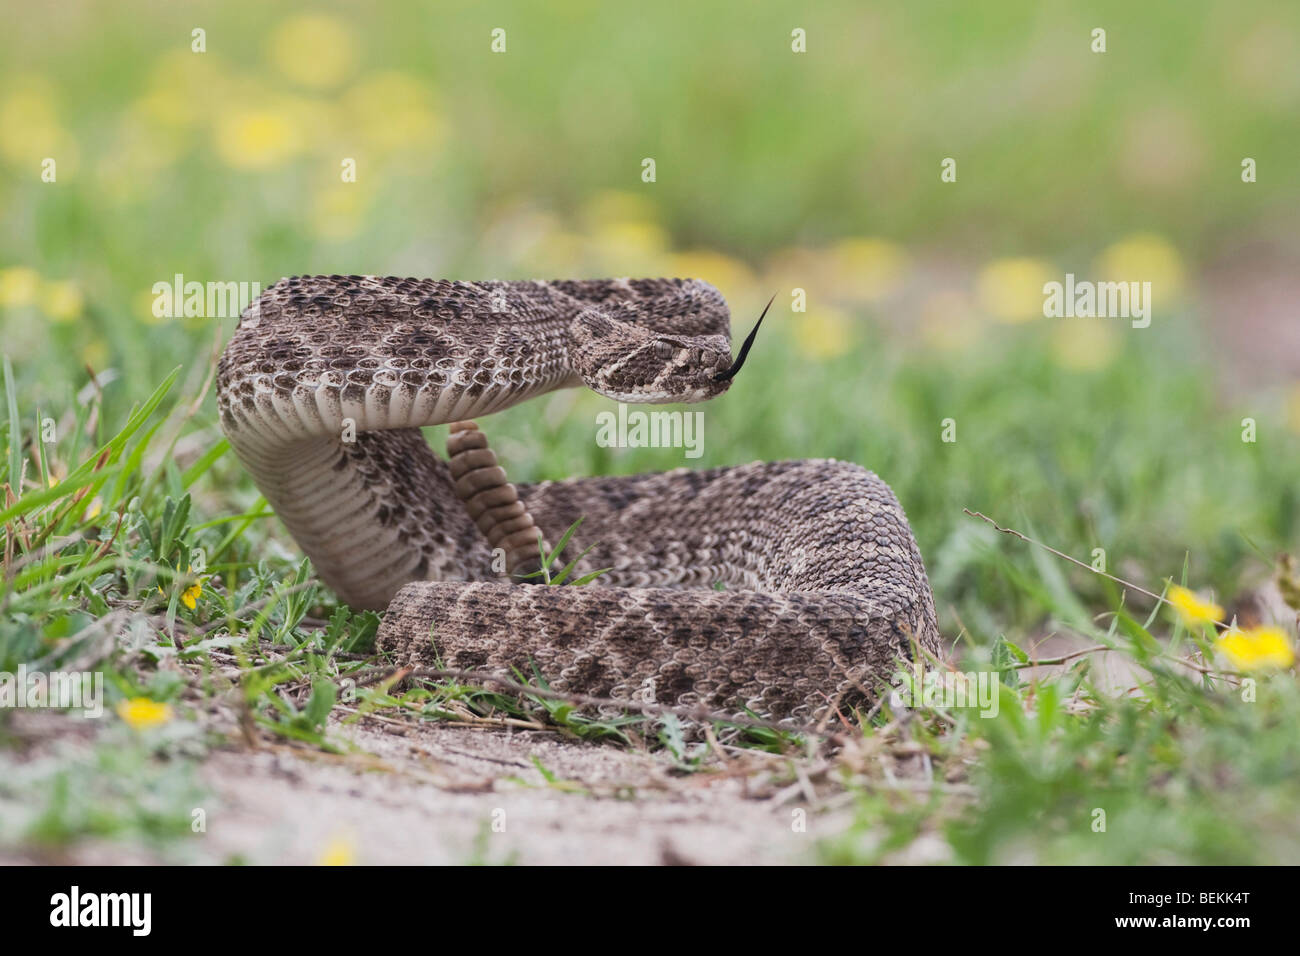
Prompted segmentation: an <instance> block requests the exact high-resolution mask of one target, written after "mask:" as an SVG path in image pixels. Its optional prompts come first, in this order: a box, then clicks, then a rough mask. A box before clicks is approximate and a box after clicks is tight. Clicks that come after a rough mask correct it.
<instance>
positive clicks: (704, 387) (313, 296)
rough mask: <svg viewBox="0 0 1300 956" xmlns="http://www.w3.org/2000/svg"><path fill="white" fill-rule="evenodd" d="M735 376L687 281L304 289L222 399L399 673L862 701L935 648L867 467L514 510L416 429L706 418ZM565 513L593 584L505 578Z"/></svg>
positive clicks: (618, 490)
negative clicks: (551, 396)
mask: <svg viewBox="0 0 1300 956" xmlns="http://www.w3.org/2000/svg"><path fill="white" fill-rule="evenodd" d="M734 369H735V366H734V365H733V362H732V358H731V350H730V338H729V315H728V310H727V306H726V304H725V302H724V301H723V299H722V297H721V296H720V295H719V294H718V292H717V291H716V290H715V289H714V288H713V287H712V286H710V285H708V284H706V283H704V282H700V281H697V280H681V279H644V280H625V279H619V280H591V281H573V282H452V281H442V280H426V279H397V278H379V277H373V276H315V277H297V278H291V279H284V280H281V281H280V282H278V283H276V284H275V285H274V286H273V287H271V288H270V289H268V290H267V291H266V292H265V293H264V294H263V295H262V297H261V298H260V299H259V300H258V301H256V302H254V303H253V304H252V305H251V306H250V307H249V308H248V309H247V310H246V311H245V313H244V315H243V317H242V319H241V321H240V325H239V328H238V330H237V331H236V333H235V335H234V337H233V338H232V340H231V341H230V343H229V345H228V346H227V348H226V350H225V353H224V354H223V355H222V357H221V363H220V368H219V375H218V403H219V408H220V414H221V422H222V427H223V428H224V430H225V432H226V434H227V435H228V436H229V438H230V442H231V445H232V446H233V447H234V449H235V451H236V453H237V454H238V456H239V457H240V459H241V460H242V461H243V462H244V464H245V466H246V467H247V468H248V469H249V471H250V472H251V473H252V475H253V477H254V479H255V480H256V482H257V484H258V486H259V487H260V488H261V490H262V492H263V493H264V494H265V496H266V498H267V500H268V501H269V502H270V504H271V505H272V506H273V507H274V508H275V510H276V512H277V513H278V514H279V516H280V518H281V519H282V520H283V521H284V523H285V524H286V525H287V526H288V528H289V530H290V532H291V533H292V534H293V536H294V538H295V539H297V541H298V543H299V544H300V545H301V546H302V548H303V550H304V551H306V553H307V554H308V555H309V556H310V557H311V559H312V561H313V563H314V564H315V567H316V570H317V572H318V573H319V575H320V576H321V578H322V579H323V580H324V581H325V582H326V583H327V584H329V585H330V586H331V587H332V588H334V590H335V591H337V592H338V594H339V596H340V597H342V598H343V600H345V601H347V602H348V603H349V604H351V605H354V606H357V607H363V608H374V609H381V608H385V607H387V609H388V612H387V614H386V615H385V618H384V622H383V625H382V626H381V628H380V632H379V636H378V642H379V645H380V647H381V648H382V649H384V650H386V651H389V652H391V653H392V654H393V655H394V656H395V657H396V658H397V659H398V661H399V662H402V663H412V664H417V665H419V664H425V665H428V666H438V665H441V666H445V667H449V668H462V669H468V670H478V671H492V672H497V673H500V674H501V675H502V676H505V677H510V676H512V675H513V674H521V675H526V676H529V677H531V676H532V674H533V673H534V672H535V671H536V672H537V673H540V674H541V675H542V676H543V677H544V678H545V679H546V680H547V681H548V682H549V683H550V686H551V687H552V688H553V689H555V690H559V691H570V692H576V693H585V694H590V695H597V696H603V697H616V698H622V699H632V700H638V701H650V700H653V701H655V702H658V703H663V704H675V705H703V706H705V707H708V708H711V709H714V710H721V711H725V712H728V713H732V714H735V713H740V712H741V710H742V708H748V709H749V710H751V711H753V712H755V713H758V714H760V715H764V716H768V717H771V718H774V719H778V720H792V721H799V720H810V719H814V718H816V717H818V716H820V715H822V714H823V713H824V712H826V711H827V708H829V707H831V706H834V705H836V704H838V703H841V702H850V703H851V702H852V701H853V700H854V699H861V698H862V697H863V696H864V695H865V696H871V695H872V694H873V693H874V692H875V691H876V689H877V688H878V687H879V686H880V682H881V680H882V679H885V678H888V677H889V676H890V675H891V674H892V673H893V671H894V669H895V664H896V661H897V659H898V658H899V657H900V656H902V657H910V656H911V654H912V650H913V644H916V645H919V646H920V647H921V648H923V649H925V650H927V651H929V652H932V653H938V652H939V634H938V629H937V627H936V625H935V616H934V604H933V599H932V597H931V594H930V587H929V583H928V581H927V579H926V574H925V568H924V566H923V564H922V561H921V555H920V552H919V551H918V549H917V546H916V542H915V540H914V539H913V536H912V532H911V529H910V527H909V526H908V524H907V519H906V517H905V516H904V514H903V510H902V508H901V507H900V506H899V504H898V501H897V500H896V499H895V497H894V495H893V493H892V492H891V491H890V489H889V487H888V486H887V485H885V483H884V482H882V481H881V480H880V479H879V478H877V477H876V476H875V475H873V474H872V473H871V472H869V471H866V470H865V469H863V468H860V467H858V466H857V465H852V464H847V463H844V462H839V461H834V460H809V461H784V462H771V463H768V462H754V463H752V464H747V465H739V466H736V467H723V468H712V469H707V470H700V471H692V470H688V469H679V470H676V471H670V472H665V473H661V474H649V475H638V476H633V477H606V478H599V477H598V478H572V479H568V480H564V481H546V482H541V483H538V484H531V485H520V486H519V487H518V489H517V493H516V491H515V489H514V488H513V486H510V485H509V484H508V483H506V482H505V476H504V473H503V472H501V471H500V469H499V468H497V467H496V465H495V459H494V458H493V457H492V454H491V452H490V450H488V449H487V447H486V438H485V437H483V436H482V433H481V432H478V431H477V430H476V428H475V427H474V426H473V425H471V424H461V425H454V430H453V434H452V436H451V441H450V444H451V446H452V450H453V455H452V466H451V467H449V465H448V463H447V462H445V461H443V460H442V459H440V458H438V457H437V456H435V455H434V454H433V452H432V451H431V450H430V448H429V446H428V443H427V442H426V441H425V440H424V437H423V436H422V434H421V432H420V431H419V428H420V426H424V425H437V424H448V423H461V422H465V421H466V420H468V419H470V418H475V417H479V416H483V415H488V414H490V413H492V412H497V411H500V410H502V409H505V408H508V407H510V406H512V405H516V404H518V403H520V402H523V401H526V400H528V399H529V398H533V397H535V396H538V395H542V394H544V393H546V392H549V391H552V390H554V389H558V388H566V387H573V386H579V385H586V386H588V387H590V388H592V389H594V390H596V391H597V392H600V393H601V394H604V395H607V396H610V397H612V398H615V399H618V400H620V401H625V402H669V401H700V400H704V399H707V398H711V397H714V396H716V395H718V394H721V393H722V392H724V391H726V389H727V387H728V386H729V385H730V381H731V378H730V375H731V374H732V373H734ZM579 518H582V519H583V522H582V524H581V525H580V526H579V529H578V531H577V534H576V535H575V541H574V544H575V545H576V546H577V547H579V548H581V547H583V546H585V545H586V544H590V543H594V544H595V548H594V550H593V552H592V554H591V556H590V558H589V564H590V566H591V567H597V568H599V567H609V568H611V569H612V570H610V571H609V572H608V573H606V574H604V575H603V576H601V577H599V578H597V579H596V580H595V581H594V582H592V583H591V584H589V585H586V586H583V587H568V586H558V587H547V586H536V585H525V584H521V583H519V582H518V580H517V579H512V578H510V577H508V576H506V575H503V574H501V573H500V566H501V562H500V561H495V562H494V554H493V548H494V547H501V548H502V549H503V550H505V551H506V552H508V554H509V555H510V556H511V562H510V563H511V565H512V566H513V567H514V568H515V569H516V570H518V569H519V568H520V567H521V566H522V565H525V564H527V563H528V562H527V557H526V556H527V555H528V554H535V553H536V541H537V534H538V531H539V530H540V532H541V534H542V535H543V536H544V537H545V538H546V539H547V540H548V541H550V542H555V541H556V540H557V539H558V538H559V537H560V536H561V535H562V534H563V533H564V531H565V530H566V529H567V528H568V527H569V526H570V525H572V524H573V523H574V522H575V521H577V520H578V519H579ZM566 553H567V552H566ZM574 553H576V552H574ZM719 587H721V588H722V589H721V590H719V589H718V588H719Z"/></svg>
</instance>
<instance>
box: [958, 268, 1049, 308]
mask: <svg viewBox="0 0 1300 956" xmlns="http://www.w3.org/2000/svg"><path fill="white" fill-rule="evenodd" d="M1054 277H1055V273H1054V272H1053V270H1052V268H1051V266H1049V265H1048V264H1047V263H1046V262H1044V261H1043V260H1041V259H1028V258H1022V259H998V260H997V261H995V262H990V263H989V264H988V265H987V266H985V267H984V268H983V269H981V270H980V274H979V277H978V279H977V280H976V294H977V296H978V298H979V303H980V307H981V308H982V309H983V310H984V311H985V312H986V313H988V314H989V315H991V316H993V318H995V319H998V320H999V321H1002V322H1030V321H1032V320H1034V319H1041V318H1042V317H1043V303H1044V302H1045V301H1046V300H1045V298H1044V294H1043V286H1045V285H1046V284H1047V283H1048V282H1051V281H1052V280H1053V278H1054Z"/></svg>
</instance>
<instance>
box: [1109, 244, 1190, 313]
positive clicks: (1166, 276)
mask: <svg viewBox="0 0 1300 956" xmlns="http://www.w3.org/2000/svg"><path fill="white" fill-rule="evenodd" d="M1094 269H1095V271H1096V276H1095V278H1096V279H1097V280H1098V281H1105V282H1150V283H1151V295H1152V297H1153V298H1155V299H1156V300H1157V301H1159V302H1161V303H1167V302H1170V301H1173V300H1175V299H1177V298H1178V296H1179V295H1180V294H1181V293H1182V290H1183V285H1184V281H1185V280H1184V276H1185V275H1186V269H1185V268H1184V266H1183V260H1182V256H1180V255H1179V254H1178V250H1177V249H1175V248H1174V246H1173V245H1172V244H1171V243H1170V242H1169V240H1167V239H1165V238H1164V237H1163V236H1158V235H1155V234H1154V233H1136V234H1134V235H1132V236H1127V237H1126V238H1124V239H1121V240H1120V241H1119V242H1116V243H1114V244H1112V245H1110V246H1108V247H1106V249H1104V250H1103V251H1102V253H1101V255H1100V256H1098V257H1097V262H1096V263H1095V265H1094Z"/></svg>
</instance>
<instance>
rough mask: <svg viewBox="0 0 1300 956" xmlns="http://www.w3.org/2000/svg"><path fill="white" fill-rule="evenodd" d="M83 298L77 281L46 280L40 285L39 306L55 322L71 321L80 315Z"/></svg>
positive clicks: (83, 302)
mask: <svg viewBox="0 0 1300 956" xmlns="http://www.w3.org/2000/svg"><path fill="white" fill-rule="evenodd" d="M84 304H85V300H84V299H83V297H82V295H81V289H79V288H78V287H77V283H75V282H72V281H70V280H66V279H64V280H59V281H55V282H46V283H43V284H42V287H41V308H42V309H43V310H44V312H45V314H46V315H48V316H49V317H50V318H51V319H53V320H54V321H55V322H71V321H72V320H73V319H75V318H78V317H79V316H80V315H81V310H82V306H83V305H84Z"/></svg>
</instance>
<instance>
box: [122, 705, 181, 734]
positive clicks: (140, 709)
mask: <svg viewBox="0 0 1300 956" xmlns="http://www.w3.org/2000/svg"><path fill="white" fill-rule="evenodd" d="M117 715H118V716H119V717H121V718H122V720H124V721H126V724H127V726H129V727H130V728H131V729H132V730H144V729H145V728H148V727H157V726H159V725H160V724H165V723H167V722H168V721H169V720H171V719H172V709H171V705H170V704H164V703H160V702H159V701H156V700H150V699H149V698H148V697H133V698H132V699H131V700H124V701H122V702H121V703H119V704H118V705H117Z"/></svg>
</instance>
